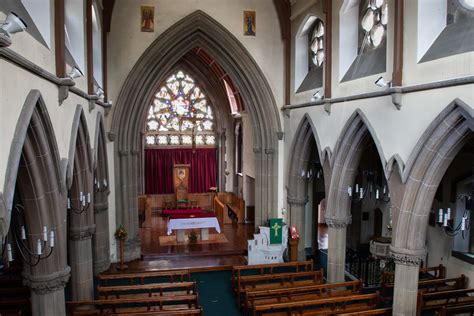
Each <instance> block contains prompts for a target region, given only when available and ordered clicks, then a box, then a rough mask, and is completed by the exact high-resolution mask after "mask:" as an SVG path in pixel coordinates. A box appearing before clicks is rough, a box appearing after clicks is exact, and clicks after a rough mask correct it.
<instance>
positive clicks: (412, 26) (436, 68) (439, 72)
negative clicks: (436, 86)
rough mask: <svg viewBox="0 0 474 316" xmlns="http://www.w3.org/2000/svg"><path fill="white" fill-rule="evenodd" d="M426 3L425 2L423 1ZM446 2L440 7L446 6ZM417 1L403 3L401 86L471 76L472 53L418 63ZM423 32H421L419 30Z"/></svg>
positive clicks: (472, 72)
mask: <svg viewBox="0 0 474 316" xmlns="http://www.w3.org/2000/svg"><path fill="white" fill-rule="evenodd" d="M424 1H426V0H424ZM445 3H446V2H444V3H442V5H444V6H445V5H446V4H445ZM417 16H418V1H405V24H404V33H405V37H404V42H403V45H404V54H403V84H404V85H415V84H419V83H425V82H433V81H439V80H444V79H452V78H458V77H465V76H472V75H473V74H474V52H468V53H463V54H458V55H453V56H449V57H444V58H439V59H436V60H432V61H428V62H424V63H418V62H417V61H418V56H417V55H418V53H417V52H418V44H417V36H416V34H417V33H418V31H419V30H418V23H417ZM420 31H422V32H423V30H420Z"/></svg>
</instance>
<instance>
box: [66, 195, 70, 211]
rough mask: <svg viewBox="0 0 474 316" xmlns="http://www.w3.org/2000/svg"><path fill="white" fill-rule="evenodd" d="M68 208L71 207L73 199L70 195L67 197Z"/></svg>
mask: <svg viewBox="0 0 474 316" xmlns="http://www.w3.org/2000/svg"><path fill="white" fill-rule="evenodd" d="M67 209H68V210H70V209H71V199H70V198H69V197H68V198H67Z"/></svg>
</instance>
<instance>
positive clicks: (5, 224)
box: [0, 90, 63, 236]
mask: <svg viewBox="0 0 474 316" xmlns="http://www.w3.org/2000/svg"><path fill="white" fill-rule="evenodd" d="M37 107H38V109H39V112H40V114H41V119H42V121H43V124H44V125H45V129H46V131H47V132H48V135H47V137H48V138H49V139H48V145H49V146H50V150H51V154H52V155H53V156H54V159H55V160H56V161H57V162H58V163H59V150H58V146H57V142H56V137H55V135H54V129H53V126H52V124H51V120H50V119H49V114H48V110H47V108H46V104H45V103H44V100H43V97H42V96H41V93H40V91H39V90H31V91H30V92H29V93H28V96H27V97H26V100H25V102H24V104H23V107H22V110H21V113H20V116H19V118H18V123H17V125H16V128H15V133H14V135H13V140H12V143H11V145H10V154H9V156H8V162H7V172H6V174H5V182H4V184H3V194H2V193H1V192H0V200H1V203H0V207H1V208H2V209H1V213H0V216H1V218H0V221H1V226H0V234H1V235H2V236H5V234H6V233H7V232H8V229H9V227H10V216H11V210H12V207H13V196H14V194H15V185H16V180H17V175H18V168H19V164H20V159H21V154H22V150H23V145H24V143H25V139H26V135H27V132H28V126H29V124H30V122H31V118H32V116H33V112H34V111H35V109H36V108H37ZM54 170H55V171H56V173H55V174H54V177H56V181H57V183H59V184H60V188H61V189H62V187H63V185H62V183H61V176H60V172H59V170H58V169H57V168H54Z"/></svg>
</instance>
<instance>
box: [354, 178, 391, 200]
mask: <svg viewBox="0 0 474 316" xmlns="http://www.w3.org/2000/svg"><path fill="white" fill-rule="evenodd" d="M347 195H348V196H349V198H350V199H351V200H352V201H354V202H356V203H357V202H361V201H362V200H363V199H364V198H366V197H368V198H370V199H372V198H375V201H376V202H380V203H388V202H390V192H389V191H388V186H387V182H386V180H385V177H381V179H378V173H377V171H373V170H364V171H362V172H360V173H359V174H358V175H357V176H356V183H355V185H354V187H353V186H348V187H347Z"/></svg>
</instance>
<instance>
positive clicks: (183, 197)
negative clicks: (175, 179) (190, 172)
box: [176, 186, 189, 209]
mask: <svg viewBox="0 0 474 316" xmlns="http://www.w3.org/2000/svg"><path fill="white" fill-rule="evenodd" d="M188 207H189V199H188V190H187V189H186V188H185V187H184V186H179V187H177V188H176V208H177V209H178V208H188Z"/></svg>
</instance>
